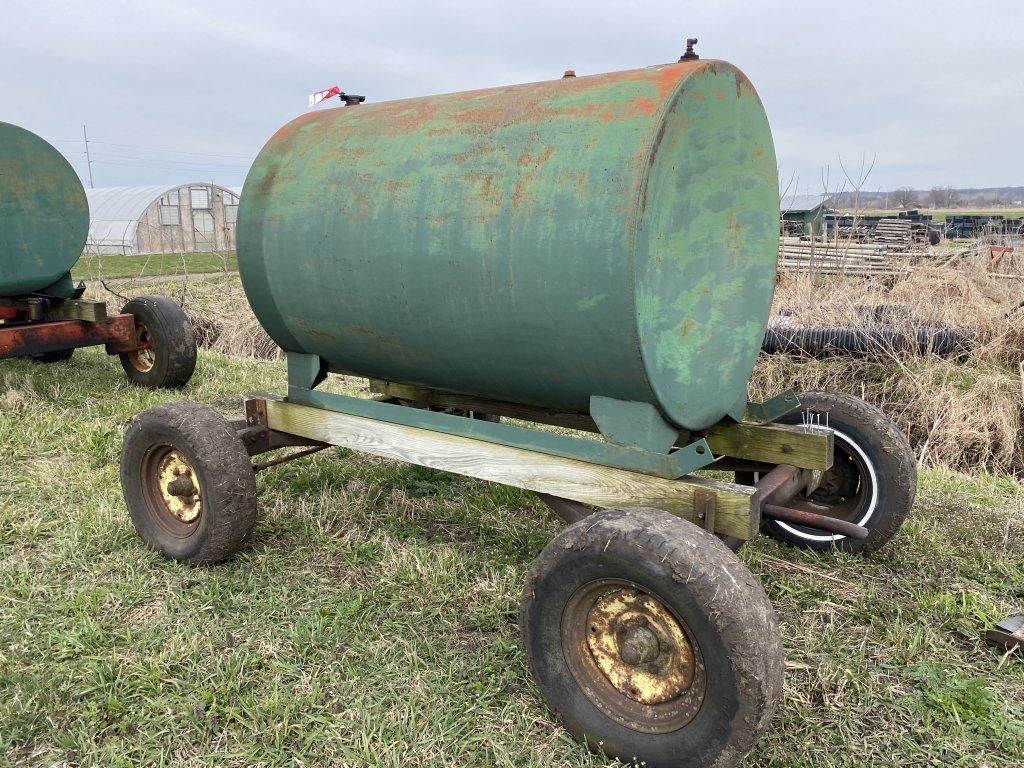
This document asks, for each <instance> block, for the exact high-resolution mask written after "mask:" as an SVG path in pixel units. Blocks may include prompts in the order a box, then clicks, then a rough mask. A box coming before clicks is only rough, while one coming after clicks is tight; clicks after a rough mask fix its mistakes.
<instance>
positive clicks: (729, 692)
mask: <svg viewBox="0 0 1024 768" xmlns="http://www.w3.org/2000/svg"><path fill="white" fill-rule="evenodd" d="M520 621H521V624H522V634H523V640H524V643H525V646H526V653H527V657H528V658H529V661H530V667H531V670H532V672H533V676H534V679H535V680H536V682H537V685H538V686H539V687H540V689H541V692H542V693H543V694H544V696H545V698H546V699H547V701H548V704H549V705H550V706H551V708H552V709H554V710H555V712H556V713H557V714H558V715H559V718H560V719H561V720H562V722H563V723H564V724H565V726H566V728H568V730H569V731H570V732H571V733H572V734H573V735H574V736H575V737H576V738H578V739H580V740H581V741H585V742H586V743H587V744H588V745H589V746H590V747H591V748H593V749H595V750H600V751H603V752H605V753H607V754H609V755H612V756H614V757H617V758H619V759H620V760H622V761H624V762H630V761H636V762H637V763H638V764H643V765H648V766H652V767H653V768H657V767H658V766H672V768H679V767H680V766H683V767H685V766H693V767H694V768H696V766H704V765H722V766H725V765H730V766H731V765H735V764H736V763H737V762H739V760H740V759H741V758H742V757H743V755H744V754H745V753H746V752H747V751H749V750H750V748H751V747H752V746H753V744H754V742H755V741H756V740H757V738H758V737H759V736H760V735H761V734H762V733H763V732H764V730H765V729H766V727H767V725H768V721H769V720H770V718H771V714H772V712H773V711H774V709H775V705H776V703H777V700H778V697H779V693H780V689H781V680H782V653H781V649H780V639H779V632H778V628H777V626H776V624H775V618H774V612H773V610H772V607H771V605H770V603H769V602H768V599H767V598H766V597H765V595H764V592H763V591H762V590H761V588H760V586H759V585H758V584H757V582H756V581H755V580H754V577H753V575H752V574H751V573H750V571H748V570H747V568H746V567H745V566H744V565H743V564H742V563H741V562H740V561H739V560H738V559H737V558H736V556H735V555H733V554H732V553H731V552H730V551H729V550H728V549H727V548H726V547H725V546H723V545H722V544H721V542H719V541H718V540H717V539H715V538H714V537H713V536H710V535H709V534H707V533H705V532H704V531H702V530H701V529H699V528H697V527H696V526H694V525H692V524H691V523H688V522H686V521H684V520H682V519H680V518H678V517H676V516H674V515H671V514H669V513H667V512H662V511H661V510H655V509H618V510H608V511H605V512H598V513H595V514H594V515H591V516H590V517H588V518H587V519H586V520H582V521H580V522H578V523H576V524H574V525H571V526H569V527H568V528H566V529H565V530H564V531H563V532H562V533H561V534H559V536H558V537H556V538H555V540H554V541H553V542H552V543H551V544H550V545H549V546H548V547H547V548H546V549H545V550H544V552H542V553H541V555H540V557H538V558H537V560H536V562H535V563H534V564H533V566H532V567H531V569H530V573H529V575H528V577H527V581H526V586H525V588H524V590H523V602H522V609H521V613H520Z"/></svg>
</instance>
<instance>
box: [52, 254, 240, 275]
mask: <svg viewBox="0 0 1024 768" xmlns="http://www.w3.org/2000/svg"><path fill="white" fill-rule="evenodd" d="M236 269H238V262H237V261H236V260H235V254H234V253H158V254H152V255H148V256H95V255H85V256H82V258H81V259H79V260H78V264H76V265H75V268H74V270H73V271H72V272H73V275H74V278H75V279H76V280H98V279H99V278H100V277H103V278H124V277H157V276H161V275H187V274H201V273H205V272H224V271H228V272H230V271H234V270H236Z"/></svg>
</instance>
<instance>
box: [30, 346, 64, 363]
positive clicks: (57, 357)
mask: <svg viewBox="0 0 1024 768" xmlns="http://www.w3.org/2000/svg"><path fill="white" fill-rule="evenodd" d="M74 354H75V349H74V347H72V348H71V349H55V350H54V351H53V352H43V353H42V354H41V355H30V356H29V359H30V360H32V361H33V362H36V363H43V364H49V363H64V362H67V361H68V360H70V359H71V357H72V355H74Z"/></svg>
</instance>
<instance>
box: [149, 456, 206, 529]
mask: <svg viewBox="0 0 1024 768" xmlns="http://www.w3.org/2000/svg"><path fill="white" fill-rule="evenodd" d="M156 472H157V480H156V482H157V484H158V485H159V487H160V495H161V498H162V500H163V503H164V504H165V505H166V507H167V510H168V511H169V512H170V513H171V514H172V515H174V516H175V517H176V518H178V519H179V520H181V522H183V523H191V522H194V521H195V520H196V519H197V518H198V517H199V514H200V512H202V509H203V502H202V489H201V487H200V485H199V478H198V477H197V476H196V473H195V470H193V469H192V465H191V464H190V463H189V461H188V459H186V458H185V456H184V454H182V453H181V452H180V451H175V450H172V451H168V452H167V453H166V455H164V456H163V458H162V459H161V460H160V462H159V464H158V465H157V468H156Z"/></svg>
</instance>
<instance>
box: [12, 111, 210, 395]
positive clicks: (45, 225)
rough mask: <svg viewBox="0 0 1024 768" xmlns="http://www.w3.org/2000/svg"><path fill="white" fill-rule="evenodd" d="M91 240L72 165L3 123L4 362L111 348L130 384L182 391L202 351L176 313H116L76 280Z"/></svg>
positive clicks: (148, 306) (164, 304)
mask: <svg viewBox="0 0 1024 768" xmlns="http://www.w3.org/2000/svg"><path fill="white" fill-rule="evenodd" d="M88 231H89V206H88V202H87V201H86V197H85V190H84V189H83V188H82V183H81V181H79V179H78V175H77V174H76V173H75V171H74V169H73V168H72V167H71V165H70V164H69V163H68V161H67V160H65V159H64V157H63V156H62V155H61V154H60V153H59V152H58V151H57V150H56V149H55V148H54V147H52V146H51V145H50V144H48V143H47V142H46V141H44V140H43V139H42V138H40V137H39V136H36V135H35V134H34V133H32V132H30V131H27V130H25V129H24V128H20V127H18V126H15V125H11V124H10V123H2V122H0V360H3V359H8V358H16V357H27V358H31V359H33V360H36V361H38V362H41V363H56V362H63V361H65V360H69V359H70V358H71V357H72V355H73V354H74V351H75V350H76V349H78V348H81V347H90V346H104V347H105V349H106V351H107V352H108V354H111V355H117V356H119V358H120V360H121V364H122V366H123V367H124V371H125V373H126V375H127V376H128V378H129V380H131V381H132V382H134V383H136V384H138V385H140V386H145V387H150V388H157V387H169V388H176V387H181V386H184V385H185V384H186V383H187V382H188V381H189V379H190V378H191V376H192V373H193V371H194V369H195V365H196V342H195V336H194V334H193V332H192V328H191V326H190V324H189V321H188V318H187V316H186V315H185V313H184V312H183V311H182V310H181V308H180V307H179V306H178V305H177V304H175V303H174V302H173V301H171V300H170V299H168V298H166V297H164V296H143V297H140V298H137V299H133V300H131V301H129V302H128V303H127V304H126V305H125V306H124V307H123V308H122V309H121V311H120V312H116V313H114V312H109V311H108V308H107V305H106V303H105V302H102V301H93V300H90V299H87V298H84V294H85V285H84V284H83V283H77V284H76V283H75V282H74V281H73V280H72V279H71V269H72V267H74V265H75V264H76V263H77V261H78V259H79V257H80V256H81V255H82V251H83V249H84V247H85V243H86V237H87V235H88Z"/></svg>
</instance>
